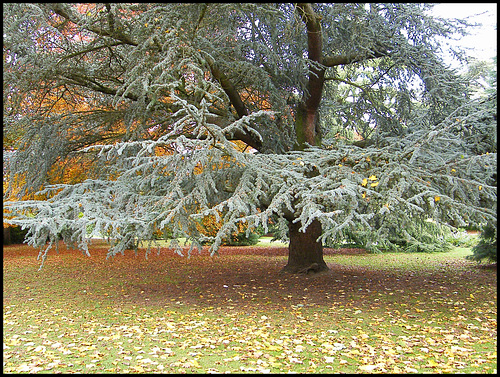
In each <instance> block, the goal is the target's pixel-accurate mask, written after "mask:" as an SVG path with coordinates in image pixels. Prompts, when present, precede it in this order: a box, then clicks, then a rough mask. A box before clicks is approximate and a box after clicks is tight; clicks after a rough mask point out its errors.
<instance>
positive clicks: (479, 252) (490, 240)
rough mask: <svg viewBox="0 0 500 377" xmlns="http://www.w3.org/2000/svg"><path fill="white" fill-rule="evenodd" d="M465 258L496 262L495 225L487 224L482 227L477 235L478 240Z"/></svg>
mask: <svg viewBox="0 0 500 377" xmlns="http://www.w3.org/2000/svg"><path fill="white" fill-rule="evenodd" d="M466 258H467V259H469V260H474V261H476V262H481V261H483V260H485V259H486V260H487V261H489V262H492V263H496V262H497V227H496V225H493V224H487V225H485V226H484V227H483V230H482V232H481V234H480V235H479V242H478V243H477V245H476V246H474V247H473V248H472V255H467V256H466Z"/></svg>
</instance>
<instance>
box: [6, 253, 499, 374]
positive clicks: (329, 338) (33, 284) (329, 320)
mask: <svg viewBox="0 0 500 377" xmlns="http://www.w3.org/2000/svg"><path fill="white" fill-rule="evenodd" d="M90 251H91V257H87V256H85V255H83V254H82V253H81V252H79V251H76V250H67V249H66V248H64V247H61V250H60V252H59V254H57V253H56V252H55V251H52V252H51V253H50V254H49V256H48V259H47V260H46V262H45V265H44V267H43V268H42V269H41V270H40V271H39V270H38V267H39V261H37V260H36V256H37V253H38V252H37V250H34V249H32V248H29V247H26V246H15V245H13V246H6V247H4V258H3V261H4V269H3V271H4V276H3V281H4V287H3V294H4V296H3V304H4V323H3V325H4V327H3V329H4V335H3V340H4V352H3V356H4V372H5V373H19V372H27V373H35V372H40V373H41V372H45V371H50V372H51V373H52V372H54V373H61V372H62V373H89V372H90V373H134V372H137V373H148V372H152V373H156V372H162V373H192V372H196V373H224V372H231V373H240V372H262V373H287V372H298V373H332V372H341V373H365V372H373V373H429V372H432V373H435V372H444V373H496V358H497V356H496V336H497V330H496V317H497V304H496V295H497V289H496V265H478V264H476V263H475V262H471V261H468V260H465V258H464V255H466V253H470V250H466V249H457V250H456V251H453V252H449V253H436V254H406V255H405V254H402V253H393V254H387V255H374V254H366V253H365V252H364V251H363V250H359V249H342V250H333V249H325V261H326V262H327V264H328V266H329V268H330V269H329V270H328V271H326V272H322V273H320V274H317V275H291V274H288V273H280V271H281V269H282V267H283V266H284V264H286V260H287V249H286V248H284V247H269V246H268V247H254V246H251V247H222V248H221V250H220V254H219V255H218V256H215V257H210V256H209V255H208V254H207V253H202V254H201V255H199V254H197V252H194V253H193V255H192V256H191V258H187V257H181V256H178V255H176V254H174V253H173V251H172V250H168V249H162V250H161V252H160V254H159V255H157V254H156V252H155V251H153V252H151V253H150V254H149V256H148V258H147V259H146V258H145V255H144V251H143V250H140V251H139V253H138V254H137V255H136V254H134V253H133V252H127V253H126V254H125V256H122V255H117V256H116V257H114V258H110V259H106V251H107V249H106V248H105V247H104V245H102V244H95V245H93V246H92V248H91V250H90Z"/></svg>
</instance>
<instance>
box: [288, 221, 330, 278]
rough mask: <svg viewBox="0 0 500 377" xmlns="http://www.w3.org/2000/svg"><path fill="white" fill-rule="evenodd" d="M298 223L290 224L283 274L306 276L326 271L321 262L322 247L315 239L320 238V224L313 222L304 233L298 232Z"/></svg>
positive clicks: (323, 263)
mask: <svg viewBox="0 0 500 377" xmlns="http://www.w3.org/2000/svg"><path fill="white" fill-rule="evenodd" d="M300 227H301V224H300V223H292V222H290V223H289V225H288V229H289V232H290V246H289V247H288V263H287V265H286V266H285V267H283V270H282V271H283V272H290V273H292V274H300V273H303V274H308V273H310V272H313V273H316V272H321V271H326V270H328V269H329V268H328V266H327V265H326V263H325V261H324V260H323V245H322V243H321V242H318V241H317V239H318V237H319V236H321V223H320V222H319V221H318V220H314V221H313V222H312V223H311V224H309V226H308V227H307V229H306V231H305V232H300V231H299V229H300Z"/></svg>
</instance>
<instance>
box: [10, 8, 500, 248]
mask: <svg viewBox="0 0 500 377" xmlns="http://www.w3.org/2000/svg"><path fill="white" fill-rule="evenodd" d="M429 8H430V5H428V4H427V5H422V4H414V3H408V4H402V3H398V4H375V3H370V4H352V3H349V4H321V5H315V7H314V11H315V12H316V13H317V14H320V15H321V24H322V35H323V39H322V47H321V49H322V51H323V58H322V59H321V60H320V61H321V63H318V61H315V60H314V59H312V58H311V57H310V56H308V55H307V48H308V40H307V38H308V37H307V32H306V30H305V26H304V20H303V19H301V16H300V12H297V7H296V6H295V5H293V4H246V3H244V4H231V3H223V4H184V3H180V4H173V3H172V4H150V3H139V4H95V5H92V6H89V5H85V6H80V7H79V6H77V4H62V3H56V4H23V3H19V4H18V3H15V4H14V3H13V4H5V5H4V129H5V133H6V137H7V138H8V140H9V142H8V144H7V145H4V150H6V148H7V150H12V151H14V152H13V153H11V154H10V155H9V159H8V161H7V162H5V161H4V163H5V165H6V167H4V169H7V170H8V173H9V174H11V175H10V176H9V180H10V182H11V184H10V187H11V189H12V188H13V187H16V188H20V189H21V190H20V191H19V192H18V194H19V196H22V195H27V194H30V193H33V192H36V191H38V190H40V192H39V195H43V196H44V197H46V198H47V200H35V199H29V200H6V199H7V198H9V195H11V192H10V191H7V192H6V193H5V194H4V198H5V199H4V208H6V209H7V210H8V211H9V212H5V213H4V214H5V216H6V217H8V218H6V217H4V221H7V222H10V223H12V224H19V225H22V226H23V227H29V228H30V234H29V237H28V242H29V243H30V244H31V245H33V246H40V247H43V246H45V245H46V244H47V242H49V245H51V244H52V243H54V242H55V241H57V239H58V238H59V237H63V239H64V240H65V241H67V242H68V243H71V244H74V245H75V246H77V247H79V248H81V249H83V250H86V251H87V245H88V241H89V239H90V237H93V236H102V235H106V236H107V237H109V238H110V239H113V240H115V241H116V242H115V244H114V246H113V247H112V248H111V249H110V253H109V254H110V255H114V254H115V253H118V252H123V251H124V250H125V249H126V248H129V247H130V245H131V244H137V242H138V241H141V240H146V241H151V245H154V243H155V240H154V239H153V236H152V235H153V234H154V232H155V231H157V230H161V231H167V230H168V232H169V234H173V236H174V237H187V238H188V239H190V240H192V241H193V244H192V245H193V247H196V246H201V242H203V241H206V237H204V236H203V235H202V234H201V233H200V231H199V228H198V227H197V223H198V221H199V220H200V219H201V218H202V217H203V216H205V215H208V214H213V215H215V216H216V217H218V216H219V215H220V214H222V216H223V219H224V225H223V227H222V228H221V229H220V231H219V233H218V234H217V236H216V237H214V238H213V239H210V240H209V241H211V242H212V246H211V248H210V251H211V252H216V250H217V249H218V247H219V246H220V243H221V241H222V239H223V238H224V237H225V236H227V235H228V234H230V233H231V232H233V231H234V230H235V229H236V225H237V223H238V222H240V221H244V222H247V223H248V224H249V228H248V229H249V230H250V229H252V228H253V227H256V226H259V225H262V226H263V227H264V228H265V229H267V226H268V221H269V220H271V219H273V221H277V223H278V225H279V226H278V229H279V232H280V234H279V236H280V237H282V238H286V237H287V234H286V231H287V227H286V222H287V221H294V222H300V223H301V226H302V229H304V230H305V229H306V228H307V226H308V225H309V224H310V223H311V222H312V221H313V220H315V219H317V220H319V221H320V222H321V224H322V228H323V234H322V236H321V240H322V241H323V242H326V243H327V242H329V240H334V239H337V238H339V237H343V234H344V233H343V232H345V231H346V230H348V229H349V228H352V227H359V226H360V224H361V225H362V226H364V227H366V228H368V229H369V228H372V227H373V229H374V230H375V231H376V232H377V237H379V238H380V239H384V237H386V235H387V232H388V231H391V232H394V231H396V232H399V233H401V234H405V227H406V226H407V224H409V223H411V222H412V221H415V220H417V219H420V220H428V219H433V220H435V221H437V222H442V223H453V224H455V225H465V224H467V223H482V222H486V221H493V222H496V158H497V156H496V91H495V93H494V94H490V96H489V97H488V98H486V99H485V98H481V99H478V100H472V99H470V97H469V93H468V85H467V82H466V81H465V79H464V78H463V77H460V76H459V75H457V74H456V72H454V71H452V70H450V69H448V68H447V67H446V66H445V65H444V63H443V62H442V61H441V60H440V58H439V56H438V55H437V53H438V52H439V50H440V48H441V47H440V46H439V44H438V40H437V37H439V36H447V35H451V34H452V33H453V32H462V33H463V32H464V30H465V27H466V26H467V25H466V24H465V23H463V22H460V21H446V20H439V19H434V18H432V17H430V16H428V15H427V13H426V11H427V10H428V9H429ZM304 9H306V8H305V7H304ZM462 58H463V57H462ZM321 71H324V76H325V77H324V80H325V81H324V83H325V84H324V88H323V89H322V90H323V92H322V97H323V98H322V102H321V107H320V112H319V113H320V115H321V122H320V125H321V133H322V136H323V139H322V142H321V144H318V145H315V146H309V147H306V148H297V142H298V141H297V140H298V139H297V136H296V128H295V127H296V126H295V115H296V111H297V106H298V105H299V103H300V102H301V101H302V100H303V98H309V97H308V96H310V94H311V93H308V91H309V90H312V89H313V88H312V87H309V86H308V83H310V78H311V77H312V76H314V75H319V73H318V72H321ZM493 97H494V98H493ZM42 98H43V100H42ZM347 131H349V132H350V133H351V134H352V133H353V132H354V133H356V134H357V135H360V136H361V137H362V139H363V140H361V141H360V142H353V141H352V140H351V141H350V140H349V139H346V138H345V135H348V133H349V132H347ZM234 140H241V141H244V142H245V143H246V144H247V145H248V148H247V150H246V151H245V152H242V150H241V146H240V145H237V144H234V143H233V142H232V141H234ZM250 147H251V148H250ZM248 150H251V151H252V153H247V152H248ZM158 151H163V153H159V152H158ZM4 158H5V157H4ZM65 161H73V163H74V161H86V162H87V163H88V162H89V161H90V162H91V163H90V164H89V170H88V171H87V172H86V178H85V179H83V180H81V181H79V182H64V181H62V180H58V179H57V177H54V173H53V172H52V173H51V174H49V172H51V169H53V168H54V167H55V166H61V164H64V162H65ZM16 177H17V178H22V180H19V181H17V182H19V183H17V184H14V182H16ZM58 182H63V183H58ZM10 198H11V197H10ZM17 199H20V198H17ZM13 215H15V216H13ZM374 241H375V240H374ZM47 250H48V248H45V249H44V251H45V254H44V257H45V255H46V251H47ZM178 251H179V252H181V249H180V248H178ZM190 252H191V250H190Z"/></svg>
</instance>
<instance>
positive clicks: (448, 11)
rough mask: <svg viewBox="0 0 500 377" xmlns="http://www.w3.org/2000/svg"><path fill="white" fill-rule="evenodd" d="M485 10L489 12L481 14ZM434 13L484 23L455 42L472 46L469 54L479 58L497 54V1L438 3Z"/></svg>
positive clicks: (488, 58) (486, 58) (491, 56)
mask: <svg viewBox="0 0 500 377" xmlns="http://www.w3.org/2000/svg"><path fill="white" fill-rule="evenodd" d="M483 12H487V13H485V14H480V13H483ZM432 13H433V15H434V16H438V17H443V18H460V19H467V20H468V21H470V22H477V23H482V24H483V25H482V26H481V27H479V28H477V30H474V29H471V31H470V32H471V35H468V36H465V37H462V38H461V39H460V40H459V41H457V42H454V43H459V44H460V45H461V46H463V47H466V48H471V49H472V50H471V51H470V52H469V55H471V56H474V57H476V58H478V59H479V60H487V61H489V60H490V59H492V58H493V57H495V56H496V55H497V30H496V25H497V3H438V4H436V5H435V6H434V8H433V11H432ZM451 64H452V65H453V66H455V64H453V63H451Z"/></svg>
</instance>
